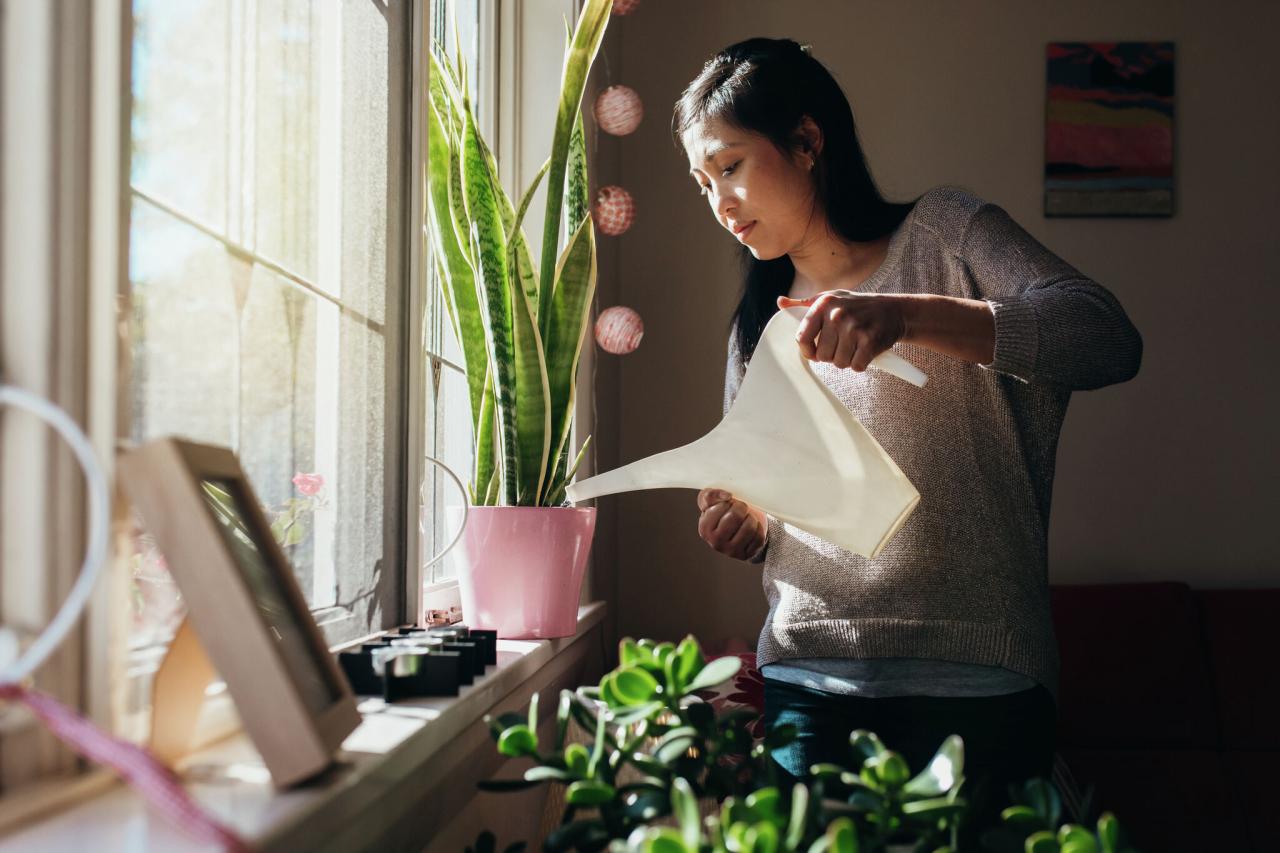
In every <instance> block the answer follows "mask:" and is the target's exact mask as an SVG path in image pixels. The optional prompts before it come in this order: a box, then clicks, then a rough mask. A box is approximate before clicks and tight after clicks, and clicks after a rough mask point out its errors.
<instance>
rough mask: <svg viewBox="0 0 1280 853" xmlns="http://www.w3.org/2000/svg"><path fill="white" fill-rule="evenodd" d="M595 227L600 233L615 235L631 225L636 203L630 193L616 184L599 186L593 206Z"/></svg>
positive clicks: (634, 215) (634, 216)
mask: <svg viewBox="0 0 1280 853" xmlns="http://www.w3.org/2000/svg"><path fill="white" fill-rule="evenodd" d="M593 212H594V214H595V216H594V219H595V223H596V227H597V228H599V229H600V231H601V233H603V234H608V235H609V236H610V237H617V236H618V235H619V234H621V233H622V232H624V231H626V230H627V229H628V228H630V227H631V223H632V222H633V221H634V220H635V218H636V203H635V201H633V200H632V198H631V193H629V192H627V191H626V190H624V189H623V188H622V187H618V186H612V185H610V186H607V187H601V188H600V190H599V192H597V193H596V203H595V207H594V208H593Z"/></svg>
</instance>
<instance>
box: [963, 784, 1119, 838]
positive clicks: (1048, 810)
mask: <svg viewBox="0 0 1280 853" xmlns="http://www.w3.org/2000/svg"><path fill="white" fill-rule="evenodd" d="M1013 794H1014V804H1013V805H1011V806H1009V807H1008V808H1007V809H1005V810H1004V811H1003V812H1001V814H1000V820H1001V824H1000V826H999V827H998V828H995V829H992V830H990V831H988V832H986V833H984V834H983V836H982V846H983V848H984V849H985V850H988V851H991V853H1133V848H1132V847H1130V846H1129V845H1128V843H1127V842H1126V841H1125V840H1124V838H1123V833H1122V832H1121V829H1120V822H1119V821H1118V820H1116V817H1115V815H1113V814H1111V813H1110V812H1104V813H1103V814H1102V815H1101V816H1100V817H1099V818H1098V821H1097V824H1096V828H1095V829H1094V830H1090V829H1088V828H1087V827H1084V826H1081V825H1079V824H1074V823H1062V798H1061V796H1059V794H1058V791H1057V789H1056V788H1054V787H1053V785H1052V784H1050V783H1049V782H1047V781H1045V780H1044V779H1028V780H1027V781H1026V782H1025V783H1024V784H1023V785H1022V786H1021V787H1020V789H1018V790H1016V791H1014V792H1013Z"/></svg>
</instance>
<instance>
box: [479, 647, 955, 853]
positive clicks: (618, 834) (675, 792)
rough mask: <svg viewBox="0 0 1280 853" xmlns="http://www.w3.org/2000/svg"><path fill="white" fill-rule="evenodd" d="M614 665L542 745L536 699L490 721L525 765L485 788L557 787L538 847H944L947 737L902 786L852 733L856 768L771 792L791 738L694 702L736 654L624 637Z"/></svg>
mask: <svg viewBox="0 0 1280 853" xmlns="http://www.w3.org/2000/svg"><path fill="white" fill-rule="evenodd" d="M619 660H620V663H619V666H618V668H617V669H615V670H613V671H611V672H609V673H607V674H605V676H604V677H603V678H602V679H601V680H600V682H599V684H597V685H591V686H586V687H580V688H578V689H577V690H564V691H561V694H560V698H559V705H558V707H557V710H556V727H555V733H554V735H553V738H552V740H551V742H550V743H543V742H542V741H541V740H540V738H539V736H538V733H537V715H538V697H537V696H536V695H535V696H534V697H533V699H532V701H531V702H530V706H529V709H528V713H527V714H516V713H510V714H504V715H502V716H499V717H497V718H487V722H488V725H489V727H490V730H491V732H492V734H493V737H494V738H495V740H496V741H497V747H498V751H499V752H501V753H502V754H503V755H506V756H509V757H512V758H519V757H525V758H530V759H532V760H533V761H534V762H535V766H533V767H530V768H529V769H528V770H527V771H525V773H524V777H523V778H522V779H513V780H495V781H491V782H485V783H482V784H481V787H482V788H485V789H486V790H491V791H504V790H505V791H509V790H518V789H521V788H526V787H529V786H531V785H536V784H540V783H552V784H559V785H563V786H565V788H566V790H565V803H566V807H565V813H564V817H563V821H562V823H561V825H560V826H559V827H558V828H557V829H556V830H555V831H554V832H553V833H551V835H549V836H548V837H547V838H546V839H545V841H544V842H543V847H544V849H546V850H552V851H554V850H568V849H577V850H603V849H606V848H608V849H616V850H637V851H654V852H655V853H665V851H673V853H674V851H680V850H685V851H698V850H714V851H720V850H726V851H758V853H765V851H784V850H785V851H794V850H803V851H811V853H816V851H823V850H828V849H830V850H841V851H844V850H858V849H865V850H878V849H883V847H884V845H885V844H887V843H889V842H891V841H893V842H897V841H900V840H902V839H904V838H909V839H912V840H926V841H928V842H930V843H931V844H932V846H930V847H929V848H928V849H930V850H933V849H935V848H938V847H940V846H943V845H945V844H946V843H948V842H949V841H950V840H951V839H952V837H953V836H954V830H955V826H956V819H957V816H958V815H959V814H960V813H961V812H962V811H963V808H964V802H963V800H962V799H960V797H959V790H960V785H961V783H962V781H963V776H962V769H963V762H964V750H963V744H962V743H961V741H960V739H959V738H958V737H952V738H948V739H947V741H946V742H944V743H943V745H942V747H941V749H939V750H938V753H937V755H935V756H934V758H933V760H932V761H931V762H930V763H929V766H928V767H927V768H925V770H924V771H923V772H921V773H920V774H918V775H916V776H912V775H911V774H910V772H909V771H908V769H907V765H906V762H905V761H904V760H903V758H902V756H900V755H899V754H897V753H895V752H893V751H892V750H889V749H886V748H885V747H884V745H883V744H881V743H880V740H879V738H877V737H876V736H875V735H874V734H872V733H870V732H864V731H855V732H854V733H853V734H852V735H851V737H850V746H851V757H852V758H853V759H854V760H855V769H853V770H846V769H844V768H842V767H838V766H836V765H828V764H823V765H816V766H815V767H814V768H813V774H814V782H813V789H812V791H811V790H810V788H809V787H807V786H805V785H795V786H794V787H793V788H792V790H790V791H782V790H780V789H779V787H778V780H777V775H776V773H777V771H776V769H775V765H774V763H773V762H772V760H771V759H770V751H771V750H772V749H775V748H778V747H781V746H784V745H786V744H787V743H789V742H790V741H791V740H792V739H793V738H794V737H795V729H794V727H792V726H785V725H784V726H778V727H776V728H773V729H771V730H769V731H768V732H767V733H766V734H765V737H764V738H763V740H761V741H760V742H758V743H757V742H756V741H755V740H754V739H753V738H752V736H751V733H750V728H749V726H750V723H751V721H752V719H753V718H754V717H755V711H753V710H751V709H748V708H739V709H731V710H728V711H725V712H721V713H717V712H716V710H715V709H714V708H713V707H712V706H711V705H710V704H709V703H707V702H704V701H702V700H701V699H700V698H698V697H697V696H696V695H695V694H696V692H697V691H700V690H704V689H707V688H711V687H715V686H717V685H719V684H721V683H723V682H725V681H727V680H728V679H730V678H732V677H733V676H734V675H735V674H736V673H737V671H738V668H739V667H740V665H741V662H740V661H739V660H738V659H737V658H736V657H726V658H719V659H716V660H712V661H710V662H708V661H706V660H705V658H704V656H703V654H702V650H701V648H700V647H699V645H698V642H697V640H695V639H694V638H693V637H692V636H690V637H686V638H685V639H684V640H682V641H681V642H680V643H679V644H674V643H668V642H662V643H658V642H654V641H652V640H640V641H639V642H636V641H634V640H631V639H625V640H623V641H622V643H621V644H620V647H619ZM571 723H576V724H577V725H578V726H580V727H581V729H582V730H583V731H584V732H586V733H588V734H589V736H591V740H590V743H589V745H586V744H582V743H577V742H571V741H569V740H568V739H567V735H568V732H569V728H570V725H571ZM699 801H702V802H705V803H711V802H715V803H718V805H717V806H716V813H715V814H713V815H711V816H708V817H706V818H703V817H701V816H700V809H699V807H698V803H699ZM656 822H666V823H668V824H671V825H667V826H663V825H659V824H658V823H656ZM944 849H945V848H944Z"/></svg>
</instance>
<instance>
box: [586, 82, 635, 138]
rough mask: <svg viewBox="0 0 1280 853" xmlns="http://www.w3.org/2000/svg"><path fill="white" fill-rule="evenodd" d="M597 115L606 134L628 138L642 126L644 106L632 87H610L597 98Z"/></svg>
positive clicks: (598, 122)
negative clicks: (628, 135) (627, 136)
mask: <svg viewBox="0 0 1280 853" xmlns="http://www.w3.org/2000/svg"><path fill="white" fill-rule="evenodd" d="M595 115H596V124H598V125H600V129H601V130H603V131H604V132H605V133H612V134H613V135H614V136H626V135H627V134H628V133H631V132H632V131H633V130H635V129H636V128H637V127H639V126H640V120H641V119H643V118H644V104H643V103H641V101H640V95H638V94H637V93H636V90H635V89H632V88H631V87H630V86H610V87H609V88H608V89H605V90H604V91H603V92H601V93H600V94H599V95H598V96H596V105H595Z"/></svg>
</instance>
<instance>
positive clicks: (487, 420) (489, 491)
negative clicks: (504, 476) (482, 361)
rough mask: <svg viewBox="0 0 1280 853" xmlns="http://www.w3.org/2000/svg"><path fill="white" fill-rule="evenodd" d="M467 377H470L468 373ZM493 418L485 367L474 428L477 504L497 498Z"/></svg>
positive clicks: (490, 374) (488, 370)
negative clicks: (477, 416) (478, 414)
mask: <svg viewBox="0 0 1280 853" xmlns="http://www.w3.org/2000/svg"><path fill="white" fill-rule="evenodd" d="M482 339H483V338H482ZM467 378H468V379H470V375H468V377H467ZM494 418H495V414H494V400H493V370H492V368H491V367H486V369H485V375H484V386H483V395H482V396H481V399H480V418H479V420H478V421H476V428H475V447H476V458H475V473H474V480H473V482H474V486H473V490H474V491H475V492H476V494H475V495H474V496H473V497H474V501H473V502H474V503H475V504H477V505H478V506H493V505H494V504H495V503H496V502H497V500H498V460H497V456H496V453H495V449H496V444H497V442H495V440H494V438H495V435H496V432H497V424H495V423H494Z"/></svg>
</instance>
